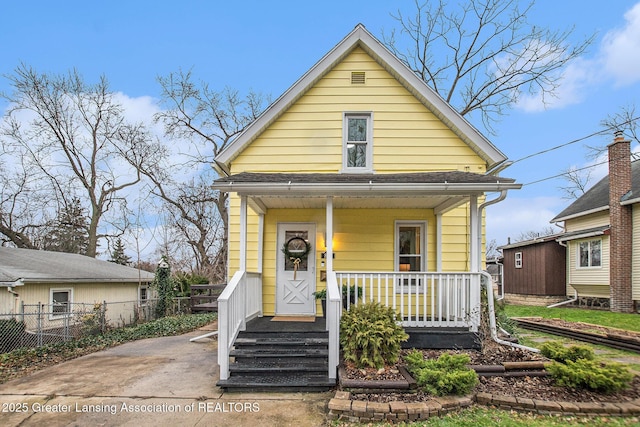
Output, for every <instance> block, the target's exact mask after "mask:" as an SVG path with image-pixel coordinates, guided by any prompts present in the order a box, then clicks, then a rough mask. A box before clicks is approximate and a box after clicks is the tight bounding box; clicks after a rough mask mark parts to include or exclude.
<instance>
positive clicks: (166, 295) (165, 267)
mask: <svg viewBox="0 0 640 427" xmlns="http://www.w3.org/2000/svg"><path fill="white" fill-rule="evenodd" d="M151 287H152V288H154V289H156V291H157V292H158V304H157V305H156V317H158V318H159V317H164V316H166V315H167V313H168V311H169V309H170V307H171V301H172V300H173V298H174V296H175V289H174V286H173V279H172V278H171V266H170V265H169V263H168V262H167V257H166V256H162V259H161V260H160V262H159V263H158V267H157V268H156V276H155V278H154V279H153V283H152V284H151Z"/></svg>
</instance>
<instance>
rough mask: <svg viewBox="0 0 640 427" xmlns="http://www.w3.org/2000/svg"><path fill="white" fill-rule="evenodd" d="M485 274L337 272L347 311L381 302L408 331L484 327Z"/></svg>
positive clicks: (475, 329) (338, 283) (475, 328)
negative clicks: (352, 306)
mask: <svg viewBox="0 0 640 427" xmlns="http://www.w3.org/2000/svg"><path fill="white" fill-rule="evenodd" d="M481 276H482V273H468V272H459V273H442V272H436V273H428V272H336V280H337V285H338V287H340V288H341V289H345V291H346V293H345V294H343V296H344V298H345V299H346V302H347V307H348V306H349V305H351V304H352V303H353V302H355V303H356V304H358V303H360V302H366V301H377V302H379V303H381V304H383V305H386V306H388V307H392V308H393V309H394V310H396V312H397V313H398V315H399V316H400V318H401V319H402V325H403V326H406V327H426V328H427V327H431V328H433V327H437V328H453V327H465V328H466V327H468V328H469V329H470V330H471V331H474V332H475V331H477V328H478V326H479V324H480V283H481Z"/></svg>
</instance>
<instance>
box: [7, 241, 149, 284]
mask: <svg viewBox="0 0 640 427" xmlns="http://www.w3.org/2000/svg"><path fill="white" fill-rule="evenodd" d="M153 278H154V274H152V273H149V272H147V271H142V270H138V269H136V268H131V267H127V266H125V265H120V264H115V263H112V262H108V261H101V260H98V259H95V258H91V257H87V256H84V255H78V254H68V253H63V252H49V251H39V250H34V249H16V248H6V247H0V286H15V285H18V284H24V283H39V282H47V283H123V282H126V283H138V282H139V281H141V282H143V283H148V282H151V281H153Z"/></svg>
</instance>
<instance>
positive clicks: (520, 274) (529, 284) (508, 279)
mask: <svg viewBox="0 0 640 427" xmlns="http://www.w3.org/2000/svg"><path fill="white" fill-rule="evenodd" d="M558 237H559V235H558V234H553V235H549V236H543V237H539V238H536V239H532V240H526V241H522V242H517V243H510V244H507V245H504V246H501V247H499V248H498V249H501V250H502V262H501V264H502V277H503V290H502V295H504V298H505V300H506V301H507V302H513V303H523V304H531V305H540V304H545V305H546V304H551V303H555V302H558V301H559V300H561V299H562V298H563V297H564V295H566V286H567V285H566V280H565V271H566V263H565V248H564V247H563V246H562V245H561V244H560V243H558V241H557V240H556V239H557V238H558Z"/></svg>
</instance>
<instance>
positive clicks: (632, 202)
mask: <svg viewBox="0 0 640 427" xmlns="http://www.w3.org/2000/svg"><path fill="white" fill-rule="evenodd" d="M635 203H640V197H636V198H635V199H629V200H625V201H624V202H620V205H621V206H627V205H633V204H635Z"/></svg>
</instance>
